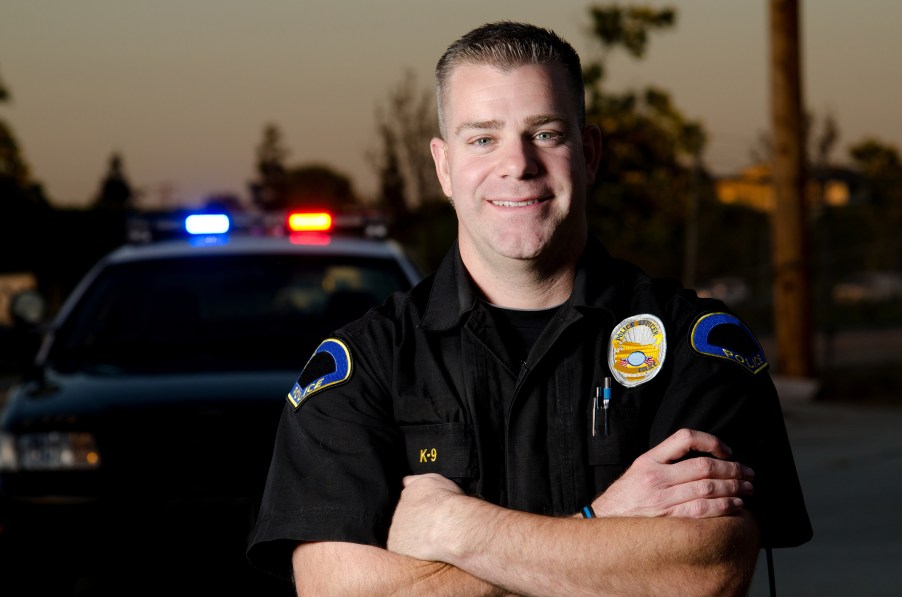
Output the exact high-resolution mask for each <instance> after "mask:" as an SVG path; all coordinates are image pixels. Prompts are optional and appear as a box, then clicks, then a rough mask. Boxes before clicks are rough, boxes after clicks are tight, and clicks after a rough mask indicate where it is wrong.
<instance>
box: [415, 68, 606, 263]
mask: <svg viewBox="0 0 902 597" xmlns="http://www.w3.org/2000/svg"><path fill="white" fill-rule="evenodd" d="M444 115H445V130H446V140H444V141H443V140H441V139H433V141H432V157H433V159H434V160H435V164H436V171H437V173H438V177H439V181H440V182H441V184H442V189H443V190H444V192H445V194H446V195H448V196H449V197H453V199H454V206H455V209H456V211H457V218H458V228H459V242H460V248H461V252H462V254H463V256H464V258H465V260H466V259H467V257H471V258H473V257H475V258H477V259H480V260H482V262H483V263H484V264H486V265H489V264H491V263H497V262H498V260H499V259H503V258H509V259H537V258H540V257H543V256H545V257H551V258H555V256H560V255H559V254H560V252H562V251H564V252H566V251H568V250H569V249H572V248H573V247H574V246H575V245H578V246H579V247H581V246H582V241H583V239H584V238H585V226H586V220H585V198H586V187H587V185H588V184H589V183H591V182H592V180H594V176H595V169H596V167H597V162H598V153H599V150H600V138H599V136H598V133H597V129H595V128H594V127H589V128H588V129H586V134H585V135H584V134H583V132H584V131H581V130H580V128H579V124H578V117H577V113H576V107H575V102H574V101H573V100H572V97H571V95H570V88H569V86H568V84H567V81H566V78H565V76H564V72H563V69H562V68H561V67H560V66H557V65H550V66H535V65H528V66H522V67H518V68H516V69H514V70H512V71H509V72H502V71H500V70H497V69H495V68H494V67H491V66H486V65H469V64H466V65H460V66H458V67H457V68H455V70H454V71H453V72H452V74H451V77H450V79H449V81H448V85H447V87H446V94H445V105H444Z"/></svg>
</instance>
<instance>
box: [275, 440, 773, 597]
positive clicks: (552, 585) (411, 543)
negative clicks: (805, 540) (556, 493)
mask: <svg viewBox="0 0 902 597" xmlns="http://www.w3.org/2000/svg"><path fill="white" fill-rule="evenodd" d="M690 451H695V452H704V453H708V454H710V455H711V456H710V457H697V458H691V459H688V460H683V461H680V459H681V458H682V457H683V456H685V455H687V454H688V453H689V452H690ZM729 455H730V451H729V448H728V447H727V446H725V445H724V444H723V443H722V442H721V441H720V440H718V439H717V438H716V437H714V436H713V435H710V434H707V433H702V432H699V431H690V430H685V429H684V430H680V431H677V432H676V433H674V434H673V435H671V436H670V437H669V438H667V439H666V440H664V441H663V442H662V443H661V444H659V445H658V446H656V447H654V448H652V449H651V450H649V451H648V452H646V453H645V454H643V455H642V456H640V457H639V458H638V459H636V461H635V462H634V463H633V465H632V466H631V467H630V468H629V469H628V470H627V471H626V472H625V473H624V474H623V476H622V477H621V478H620V479H618V480H617V481H616V482H615V483H614V484H612V485H611V486H610V487H609V488H608V489H607V490H606V491H605V492H604V493H602V494H601V495H599V496H598V497H597V498H595V500H594V501H593V503H592V507H593V509H594V510H595V512H596V515H597V518H595V519H591V520H587V519H583V518H582V517H580V516H579V515H574V516H572V517H569V518H554V517H548V516H540V515H535V514H529V513H525V512H519V511H515V510H509V509H506V508H502V507H499V506H495V505H493V504H490V503H488V502H485V501H482V500H480V499H478V498H474V497H470V496H466V495H463V494H462V493H461V492H460V489H459V488H458V487H457V485H456V484H455V483H453V482H451V481H449V480H447V479H445V478H444V477H441V476H439V475H432V474H430V475H419V476H412V477H407V478H405V480H404V490H403V492H402V493H401V499H400V501H399V503H398V506H397V509H396V511H395V514H394V517H393V519H392V525H391V529H390V532H389V537H388V549H387V550H384V549H380V548H377V547H372V546H366V545H358V544H353V543H340V542H317V543H302V544H300V545H299V546H298V547H297V548H296V549H295V551H294V554H293V557H292V564H293V568H294V577H295V585H296V588H297V593H298V595H299V596H306V595H326V594H328V595H360V594H367V595H397V596H401V595H432V596H438V597H442V596H449V597H450V596H480V595H481V596H493V597H499V596H504V595H536V596H552V595H568V596H571V595H573V596H575V595H608V594H610V595H622V594H629V595H656V594H681V595H738V594H744V592H745V591H746V590H747V587H748V584H749V582H750V581H751V575H752V571H753V569H754V565H755V561H756V558H757V554H758V549H759V541H760V540H759V533H758V527H757V524H756V523H755V521H754V519H753V518H752V516H751V514H750V513H749V512H748V511H746V510H744V508H743V503H742V496H743V495H748V494H750V493H751V492H752V484H751V480H752V477H753V473H752V471H751V470H749V469H748V468H747V467H744V466H742V465H740V464H739V463H736V462H730V461H727V460H724V459H725V458H728V457H729Z"/></svg>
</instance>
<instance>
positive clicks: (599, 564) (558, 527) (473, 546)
mask: <svg viewBox="0 0 902 597" xmlns="http://www.w3.org/2000/svg"><path fill="white" fill-rule="evenodd" d="M449 515H450V518H451V519H453V520H454V521H455V523H454V524H453V525H449V526H447V527H443V528H444V529H445V530H446V531H447V532H446V533H445V534H446V535H447V536H445V537H442V538H441V539H439V540H438V542H436V541H434V540H433V542H432V543H433V545H437V546H438V545H441V547H440V549H441V550H442V552H441V553H436V554H434V558H435V559H437V560H441V561H444V562H448V563H450V564H453V565H454V566H456V567H458V568H460V569H462V570H465V571H466V572H469V573H470V574H472V575H473V576H476V577H478V578H482V579H484V580H486V581H487V582H489V583H491V584H492V585H495V586H501V587H505V588H506V589H507V590H509V591H511V592H513V593H517V594H523V595H536V596H544V597H550V596H553V595H567V596H575V595H624V594H628V595H673V594H679V595H739V594H744V592H745V591H746V589H747V587H748V584H749V582H750V580H751V574H752V572H753V570H754V564H755V560H756V558H757V553H758V545H759V538H758V530H757V525H756V523H755V522H754V520H753V519H752V517H751V515H750V514H749V513H747V512H743V513H741V514H738V515H734V516H725V517H720V518H711V519H702V520H696V519H688V518H638V517H637V518H608V519H603V518H598V519H593V520H584V519H573V518H563V519H562V518H549V517H544V516H538V515H533V514H528V513H523V512H517V511H512V510H507V509H504V508H500V507H498V506H494V505H492V504H489V503H486V502H483V501H480V500H477V499H475V498H468V497H463V496H461V499H460V500H455V501H454V505H453V506H452V511H451V512H450V513H449ZM433 539H437V538H433Z"/></svg>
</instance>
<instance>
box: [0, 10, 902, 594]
mask: <svg viewBox="0 0 902 597" xmlns="http://www.w3.org/2000/svg"><path fill="white" fill-rule="evenodd" d="M779 4H783V5H786V4H791V5H794V6H796V7H797V9H798V14H799V16H800V18H799V21H798V23H797V29H796V30H795V32H794V33H793V30H792V28H791V27H790V28H784V29H782V30H780V31H778V30H777V29H776V28H775V27H774V25H773V21H772V17H773V10H774V7H775V6H776V5H779ZM502 19H510V20H524V21H530V22H534V23H536V24H539V25H543V26H546V27H548V28H551V29H554V30H555V31H556V32H558V33H559V34H561V35H562V36H563V37H565V38H567V39H568V40H569V41H570V42H571V43H572V44H573V45H574V47H575V48H576V49H577V51H578V52H579V53H580V54H581V56H582V59H583V66H584V72H585V79H586V83H587V105H588V115H589V120H590V121H591V122H594V123H596V124H598V125H599V126H600V127H601V129H602V131H603V139H604V157H603V164H602V174H601V177H600V180H599V181H598V183H597V184H596V185H595V187H594V188H593V189H592V192H591V194H590V199H589V216H590V225H591V227H592V230H593V232H595V233H596V234H597V235H599V236H600V237H601V238H602V239H603V241H604V242H605V244H606V245H607V247H608V248H609V250H610V251H611V252H612V253H613V254H614V255H616V256H619V257H623V258H626V259H629V260H632V261H634V262H637V263H639V264H640V265H642V266H643V267H645V268H646V269H647V270H648V271H649V272H650V273H652V274H655V275H661V276H670V277H675V278H679V279H681V280H682V281H683V282H684V283H685V285H687V286H691V287H694V288H697V289H698V291H699V292H700V293H701V294H706V295H710V296H715V297H718V298H722V299H723V300H724V301H726V302H727V304H728V305H730V307H731V308H733V309H734V310H735V311H736V312H737V313H738V314H739V315H741V316H742V317H743V318H744V319H745V320H746V321H747V322H748V323H749V324H750V326H751V327H752V328H753V329H754V330H755V331H756V332H757V334H758V335H759V337H760V339H761V340H762V343H763V344H764V345H765V349H766V351H767V354H768V356H769V357H770V359H771V361H772V366H773V371H774V373H775V375H776V376H777V378H778V379H779V380H780V381H781V389H782V391H783V393H784V395H785V396H786V397H787V398H789V396H790V394H791V395H792V397H791V399H795V400H803V401H810V402H817V403H819V404H831V403H841V404H843V405H844V406H845V407H849V406H850V405H851V406H852V407H853V408H856V409H858V408H866V407H867V408H881V409H883V408H891V409H894V408H895V407H898V406H899V405H902V367H899V366H898V365H899V363H900V362H902V235H900V234H899V231H900V230H902V159H900V153H899V148H900V146H902V119H900V118H898V117H897V116H896V111H897V110H898V106H899V100H900V99H902V77H900V76H899V73H898V66H897V65H896V64H895V62H896V59H897V57H898V56H899V55H900V54H902V37H900V36H899V35H898V31H897V28H898V24H899V23H900V22H902V3H899V2H897V1H895V0H864V1H860V2H854V3H853V2H847V1H844V0H817V1H809V2H802V1H799V2H782V3H781V2H769V1H767V0H757V1H746V2H719V1H716V0H695V1H687V2H670V3H667V2H658V1H647V2H642V3H638V2H637V3H629V2H622V3H619V4H612V3H603V2H583V1H573V2H565V3H550V2H544V1H539V0H535V1H532V0H529V1H524V0H497V1H492V0H458V1H457V2H453V3H438V2H435V3H432V2H424V1H422V0H382V1H380V2H369V1H363V0H360V1H356V0H345V1H344V2H333V1H331V0H306V1H305V2H292V1H289V0H260V1H258V2H254V3H249V2H241V1H238V0H193V1H190V2H178V3H176V2H165V1H164V2H159V1H158V2H140V1H129V2H114V1H112V0H83V1H81V2H77V3H49V2H35V1H33V0H4V2H3V3H2V5H0V343H2V346H3V350H2V354H3V355H4V356H3V358H2V359H0V378H2V380H3V381H4V384H3V385H5V384H7V383H9V380H12V379H14V378H15V376H16V375H18V374H19V372H20V369H21V367H22V366H23V364H24V361H27V358H23V356H22V355H21V354H19V353H18V352H17V347H18V345H17V344H16V338H17V337H18V336H17V334H16V323H15V322H14V321H13V319H12V318H11V316H10V315H9V310H8V303H9V300H10V297H12V296H13V295H14V294H16V293H17V292H19V291H21V290H24V289H36V290H38V291H40V293H41V294H42V295H43V296H44V297H46V298H47V299H48V312H47V313H46V317H48V318H49V317H51V316H52V315H53V314H54V312H55V310H57V309H58V308H59V307H60V305H61V304H62V301H63V300H64V299H65V297H66V296H67V295H68V293H69V292H70V291H71V290H72V288H73V287H74V285H75V284H76V283H77V281H78V280H79V279H80V278H81V276H82V275H83V274H84V273H85V272H86V270H87V269H88V268H89V267H90V266H91V265H92V264H93V263H94V262H95V261H96V260H97V259H98V258H99V257H100V256H101V255H103V254H104V253H106V252H107V251H109V250H110V249H112V248H114V247H116V246H119V245H121V244H122V243H124V242H126V240H127V227H126V221H127V220H128V218H129V216H130V215H133V214H135V213H145V212H146V213H149V214H154V213H166V212H170V211H174V210H179V209H182V208H188V207H205V206H218V207H222V208H225V209H228V210H230V211H233V212H235V213H242V212H256V213H259V212H267V211H271V210H273V211H274V210H282V209H286V208H288V207H302V206H305V205H326V206H328V207H329V208H330V209H333V210H336V211H341V210H360V209H367V210H372V211H376V212H379V213H381V214H382V215H384V216H385V217H386V218H387V220H388V222H389V235H390V236H391V237H392V238H394V239H396V240H397V241H399V242H400V243H401V244H403V245H404V247H405V248H406V249H407V250H408V251H409V252H410V253H411V255H412V256H413V257H414V259H415V260H416V261H417V262H418V263H419V265H420V266H421V267H422V268H423V269H424V270H425V271H429V270H431V269H432V268H434V267H435V266H436V265H437V263H438V261H439V260H440V258H441V256H442V255H443V254H444V252H445V251H446V249H447V247H448V245H449V244H450V243H451V242H452V241H453V239H454V237H455V234H456V232H455V220H454V215H453V212H452V211H451V209H450V208H449V207H448V205H447V202H446V201H445V198H444V197H443V196H442V194H441V191H440V189H439V187H438V185H437V183H436V182H435V176H434V171H433V167H432V162H431V158H430V156H429V151H428V142H429V139H430V138H431V137H432V136H434V135H435V134H436V132H437V125H436V122H435V116H434V112H435V110H434V95H433V92H432V69H433V68H434V64H435V61H436V60H437V58H438V57H439V55H440V54H441V52H442V51H443V50H444V49H445V47H447V45H448V44H449V43H451V42H452V41H453V40H454V39H456V38H457V37H458V36H459V35H461V34H462V33H464V32H465V31H467V30H469V29H471V28H472V27H475V26H477V25H480V24H482V23H484V22H487V21H493V20H502ZM787 36H788V37H787ZM781 37H782V38H783V39H784V41H786V40H787V39H788V38H792V39H788V42H787V43H789V47H790V48H791V47H793V44H795V46H796V48H797V50H798V52H797V54H796V55H795V56H794V58H795V59H796V60H798V70H797V73H795V74H796V75H797V76H796V77H791V78H794V80H795V83H796V84H797V85H798V88H797V92H798V93H797V96H796V97H795V102H796V104H797V108H798V113H797V114H796V116H797V118H796V122H795V123H794V124H793V125H792V126H794V129H793V130H792V131H790V133H789V136H788V137H787V136H786V135H787V133H786V131H781V130H780V128H779V126H777V125H775V124H774V121H775V120H776V119H774V118H773V111H774V109H775V108H774V106H776V105H778V100H777V99H775V98H776V97H777V96H778V95H779V94H780V92H781V90H780V89H777V88H775V84H774V83H773V81H774V80H775V79H774V69H775V68H776V67H775V66H774V65H775V64H778V63H779V60H775V59H774V52H777V51H780V50H777V49H775V48H777V47H778V46H779V44H778V40H779V39H781ZM783 47H784V49H785V45H784V46H783ZM784 58H785V56H784ZM790 70H791V69H790ZM790 95H791V94H790ZM790 103H791V102H790ZM787 138H791V139H794V142H797V144H798V151H796V152H795V153H794V154H792V152H791V151H790V154H792V155H794V156H795V162H794V163H792V164H791V165H790V166H791V167H790V175H789V178H790V179H791V180H790V183H791V184H790V185H789V187H790V188H791V187H792V184H794V185H795V189H796V190H797V192H796V193H795V194H792V193H790V196H788V197H787V195H786V188H787V186H786V185H785V184H784V183H785V182H786V178H787V176H786V172H787V169H786V168H787V166H786V164H787V162H786V159H787V149H786V144H785V143H783V142H781V141H780V140H781V139H783V140H785V139H787ZM790 157H792V156H790ZM791 161H792V160H790V162H791ZM781 185H783V186H782V187H781ZM781 189H782V190H781ZM787 206H788V208H789V211H788V212H787V211H785V210H786V209H787ZM787 222H788V223H790V224H791V226H794V228H793V227H790V228H789V229H787V228H786V227H785V226H786V224H787ZM778 231H779V235H778V233H777V232H778ZM787 235H788V236H787ZM778 236H782V237H786V238H788V239H789V240H788V241H785V240H784V241H783V244H781V243H780V242H777V241H776V238H777V237H778ZM787 242H788V243H789V245H791V247H792V250H791V251H790V254H788V256H787V255H786V254H781V251H784V250H786V246H787V245H786V243H787ZM787 289H789V290H788V291H787ZM787 294H788V296H789V298H787ZM787 301H788V303H787ZM793 355H795V356H800V358H797V359H794V358H793ZM0 388H2V385H0ZM881 412H882V411H881ZM894 412H895V411H894ZM793 413H794V416H795V417H797V418H799V417H801V418H802V419H804V414H803V413H800V412H798V411H795V410H794V411H793ZM862 431H863V432H865V433H866V432H867V430H866V429H862ZM895 462H896V463H898V458H896V461H895ZM894 474H896V475H897V476H898V471H896V472H895V473H894ZM803 483H804V479H803ZM815 532H816V535H817V524H815ZM821 594H824V593H821ZM886 594H889V593H886Z"/></svg>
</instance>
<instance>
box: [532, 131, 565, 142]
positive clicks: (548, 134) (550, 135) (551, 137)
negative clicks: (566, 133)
mask: <svg viewBox="0 0 902 597" xmlns="http://www.w3.org/2000/svg"><path fill="white" fill-rule="evenodd" d="M561 137H563V135H561V134H560V133H555V132H552V131H542V132H541V133H536V137H535V138H536V140H537V141H556V140H557V139H560V138H561Z"/></svg>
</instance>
